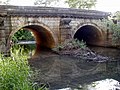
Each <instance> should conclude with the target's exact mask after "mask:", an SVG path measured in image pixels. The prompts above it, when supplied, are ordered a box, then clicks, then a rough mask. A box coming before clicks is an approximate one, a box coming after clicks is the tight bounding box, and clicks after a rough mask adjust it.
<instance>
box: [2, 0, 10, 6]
mask: <svg viewBox="0 0 120 90" xmlns="http://www.w3.org/2000/svg"><path fill="white" fill-rule="evenodd" d="M9 2H10V0H0V4H4V5H8V4H9Z"/></svg>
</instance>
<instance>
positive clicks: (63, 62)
mask: <svg viewBox="0 0 120 90" xmlns="http://www.w3.org/2000/svg"><path fill="white" fill-rule="evenodd" d="M90 48H91V49H92V51H94V52H96V53H98V54H100V55H103V56H107V57H110V58H109V61H107V62H102V63H97V62H92V61H91V62H88V61H86V60H83V59H76V58H72V57H67V56H59V55H54V54H53V55H51V53H47V52H46V53H45V55H44V57H42V56H41V57H40V58H37V59H35V60H30V65H31V67H34V69H35V70H37V75H36V77H35V78H34V81H35V82H36V83H38V84H41V83H47V84H49V86H50V90H55V89H60V88H66V87H71V88H77V87H78V86H79V85H84V84H89V83H92V82H95V81H98V80H104V79H108V78H110V79H111V78H112V79H115V80H118V81H120V78H119V76H120V56H119V54H120V50H117V49H110V48H102V47H94V48H93V47H90Z"/></svg>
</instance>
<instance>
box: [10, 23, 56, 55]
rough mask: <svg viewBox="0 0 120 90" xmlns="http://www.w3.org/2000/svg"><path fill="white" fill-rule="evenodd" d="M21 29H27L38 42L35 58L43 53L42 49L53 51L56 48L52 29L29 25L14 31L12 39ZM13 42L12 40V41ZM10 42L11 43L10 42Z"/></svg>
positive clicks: (42, 25)
mask: <svg viewBox="0 0 120 90" xmlns="http://www.w3.org/2000/svg"><path fill="white" fill-rule="evenodd" d="M21 28H25V29H28V30H30V31H31V32H33V34H34V38H35V41H36V50H35V54H34V56H37V55H39V54H40V52H41V48H43V47H44V48H49V49H52V48H53V47H55V44H56V43H55V37H54V34H53V32H52V31H51V29H50V28H49V27H47V26H45V25H44V24H41V25H40V24H27V25H24V26H22V27H19V28H17V29H16V30H13V31H12V32H11V34H10V38H11V37H12V36H13V34H15V33H16V32H17V31H18V30H20V29H21ZM10 40H11V39H10ZM10 40H9V41H10Z"/></svg>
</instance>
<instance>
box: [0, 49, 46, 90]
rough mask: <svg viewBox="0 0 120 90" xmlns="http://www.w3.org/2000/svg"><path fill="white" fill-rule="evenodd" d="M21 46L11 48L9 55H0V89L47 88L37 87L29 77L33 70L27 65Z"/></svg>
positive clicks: (37, 89)
mask: <svg viewBox="0 0 120 90" xmlns="http://www.w3.org/2000/svg"><path fill="white" fill-rule="evenodd" d="M23 51H24V50H23V48H13V49H12V50H11V53H12V54H11V57H4V56H3V55H2V54H1V55H0V90H47V89H46V88H45V87H37V88H36V86H37V84H36V83H33V81H32V80H31V77H32V76H33V71H32V70H31V69H30V66H29V65H28V60H27V56H26V53H25V52H23Z"/></svg>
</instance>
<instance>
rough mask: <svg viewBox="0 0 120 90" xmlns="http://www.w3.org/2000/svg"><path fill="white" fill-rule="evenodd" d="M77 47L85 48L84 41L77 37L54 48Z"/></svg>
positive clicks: (57, 49) (56, 49)
mask: <svg viewBox="0 0 120 90" xmlns="http://www.w3.org/2000/svg"><path fill="white" fill-rule="evenodd" d="M78 48H86V43H85V42H84V41H83V40H82V41H79V40H78V39H71V40H69V41H68V42H65V43H64V44H62V45H59V46H57V47H55V48H54V50H55V51H59V50H67V49H78Z"/></svg>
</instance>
